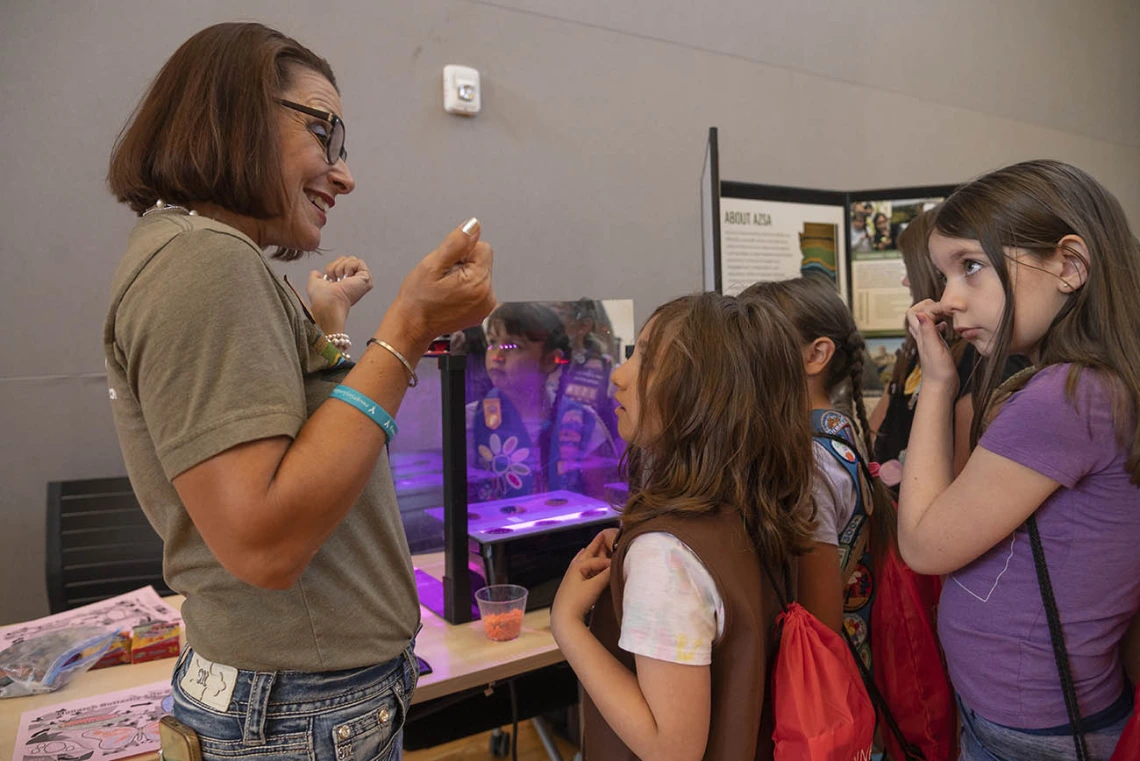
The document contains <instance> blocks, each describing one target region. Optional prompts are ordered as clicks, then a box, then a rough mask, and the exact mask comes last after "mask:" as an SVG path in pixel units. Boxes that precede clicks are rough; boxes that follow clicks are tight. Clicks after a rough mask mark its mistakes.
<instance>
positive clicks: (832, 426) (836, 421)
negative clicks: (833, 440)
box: [819, 412, 847, 435]
mask: <svg viewBox="0 0 1140 761" xmlns="http://www.w3.org/2000/svg"><path fill="white" fill-rule="evenodd" d="M819 427H820V428H822V429H823V432H824V433H830V434H833V435H834V434H838V433H842V432H843V429H844V428H846V427H847V419H846V418H844V417H843V416H842V415H840V414H839V413H838V412H825V413H823V417H822V418H821V419H820V421H819Z"/></svg>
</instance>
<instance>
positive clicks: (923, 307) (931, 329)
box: [906, 299, 958, 396]
mask: <svg viewBox="0 0 1140 761" xmlns="http://www.w3.org/2000/svg"><path fill="white" fill-rule="evenodd" d="M906 322H907V328H908V329H909V330H910V334H911V335H912V336H914V341H915V345H916V347H917V348H918V361H919V364H920V365H921V366H922V384H923V386H926V387H927V388H931V387H935V388H939V389H942V390H944V391H946V392H948V393H949V394H950V395H951V396H953V395H955V394H957V392H958V370H957V368H956V367H955V366H954V358H953V357H951V356H950V347H949V346H947V345H946V340H945V338H943V335H944V334H945V332H946V331H948V330H950V312H949V310H947V309H946V308H945V307H943V306H942V304H941V303H939V302H937V301H931V300H930V299H927V300H925V301H920V302H918V303H917V304H915V305H914V306H912V307H911V308H910V309H908V310H907V313H906Z"/></svg>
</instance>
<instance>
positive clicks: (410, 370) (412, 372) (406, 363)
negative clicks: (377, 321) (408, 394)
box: [365, 338, 420, 388]
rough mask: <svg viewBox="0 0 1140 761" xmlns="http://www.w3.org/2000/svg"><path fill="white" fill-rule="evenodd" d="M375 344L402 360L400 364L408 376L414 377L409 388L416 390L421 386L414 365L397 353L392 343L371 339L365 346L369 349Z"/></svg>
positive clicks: (409, 382)
mask: <svg viewBox="0 0 1140 761" xmlns="http://www.w3.org/2000/svg"><path fill="white" fill-rule="evenodd" d="M373 344H376V345H377V346H382V347H384V348H385V349H387V350H388V351H390V352H391V353H392V356H394V357H395V358H396V359H398V360H400V364H401V365H403V366H404V369H405V370H407V371H408V374H409V375H411V376H412V379H411V380H409V381H408V388H415V387H416V386H418V385H419V383H420V379H419V377H418V376H417V375H416V371H415V369H413V368H412V363H411V362H409V361H408V360H407V358H406V357H404V355H403V354H401V353H400V352H398V351H396V348H395V347H394V346H392V345H391V344H390V343H388V342H387V341H381V340H380V339H379V338H369V339H368V343H367V344H365V346H366V347H368V346H371V345H373Z"/></svg>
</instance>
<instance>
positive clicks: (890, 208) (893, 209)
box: [849, 198, 942, 336]
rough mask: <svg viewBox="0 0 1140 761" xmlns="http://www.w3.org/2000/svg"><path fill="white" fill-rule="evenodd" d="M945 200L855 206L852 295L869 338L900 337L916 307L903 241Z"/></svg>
mask: <svg viewBox="0 0 1140 761" xmlns="http://www.w3.org/2000/svg"><path fill="white" fill-rule="evenodd" d="M941 200H942V199H941V198H917V199H904V200H880V199H873V198H872V199H860V200H856V201H854V202H853V203H852V204H851V212H850V214H851V218H850V220H849V224H850V231H849V235H850V236H851V290H852V294H853V303H852V311H853V312H854V315H855V323H856V324H857V325H858V326H859V329H860V330H861V331H863V333H864V335H870V336H890V335H894V336H899V335H902V334H903V332H904V331H903V317H904V316H905V314H906V310H907V309H908V308H909V307H910V304H911V297H910V289H909V288H907V286H905V285H903V278H905V277H906V267H905V266H904V265H903V260H902V254H901V253H900V252H899V250H898V243H897V241H898V237H899V235H900V234H901V233H902V231H903V230H905V229H906V228H907V225H909V224H910V222H911V220H913V219H914V218H915V217H916V216H918V215H919V214H921V213H922V212H923V211H926V210H928V209H932V208H934V207H935V206H936V205H938V203H939V202H940V201H941Z"/></svg>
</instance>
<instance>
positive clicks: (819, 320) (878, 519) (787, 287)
mask: <svg viewBox="0 0 1140 761" xmlns="http://www.w3.org/2000/svg"><path fill="white" fill-rule="evenodd" d="M740 298H741V299H746V300H750V301H758V302H760V303H768V304H771V305H773V306H775V307H776V308H777V309H778V310H779V311H780V312H781V313H783V314H785V315H787V316H788V317H789V318H790V319H791V321H792V324H793V325H794V326H795V328H796V333H797V336H796V338H797V345H799V346H803V345H805V344H808V343H811V342H812V341H814V340H816V339H817V338H827V339H830V340H831V342H832V344H834V345H835V352H834V354H832V357H831V362H829V363H828V365H827V377H826V378H825V379H824V386H825V387H826V388H827V391H828V393H829V394H834V392H835V390H836V389H838V388H839V387H840V386H841V385H842V384H844V383H849V384H850V388H851V400H852V402H853V403H854V407H855V416H856V419H857V425H858V428H859V434H860V436H861V438H862V443H863V453H864V459H866V458H868V457H870V455H871V452H872V451H873V449H872V444H871V427H870V425H868V423H867V406H866V403H865V402H864V401H863V364H864V357H865V356H866V352H867V344H866V342H865V341H864V340H863V334H862V333H860V332H859V329H858V328H857V327H856V326H855V319H854V318H853V317H852V316H851V310H850V309H848V308H847V305H846V304H844V303H843V299H841V298H840V297H839V292H838V291H836V290H835V286H834V285H833V284H832V283H831V281H830V280H827V279H825V278H822V277H818V276H814V275H809V276H807V277H798V278H793V279H791V280H780V281H776V282H770V283H754V284H753V285H750V286H749V287H748V288H746V289H745V290H744V291H743V292H742V293H741V294H740ZM800 363H801V364H802V363H803V357H802V355H800ZM804 387H805V388H806V387H807V379H806V377H805V379H804ZM871 481H872V483H871V492H872V500H873V504H871V505H867V506H866V507H867V512H868V513H869V514H870V521H871V528H872V532H873V534H874V537H875V538H876V539H877V540H876V541H872V543H871V547H872V549H873V550H874V551H875V554H876V556H878V554H879V552H881V551H883V550H884V549H885V548H886V547H887V546H893V545H894V543H895V532H896V527H897V522H898V521H897V518H896V514H895V509H894V503H893V502H892V501H891V498H890V496H889V494H888V492H887V491H886V487H885V486H884V485H883V484H882V482H881V481H880V480H879V479H878V478H872V479H871Z"/></svg>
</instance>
